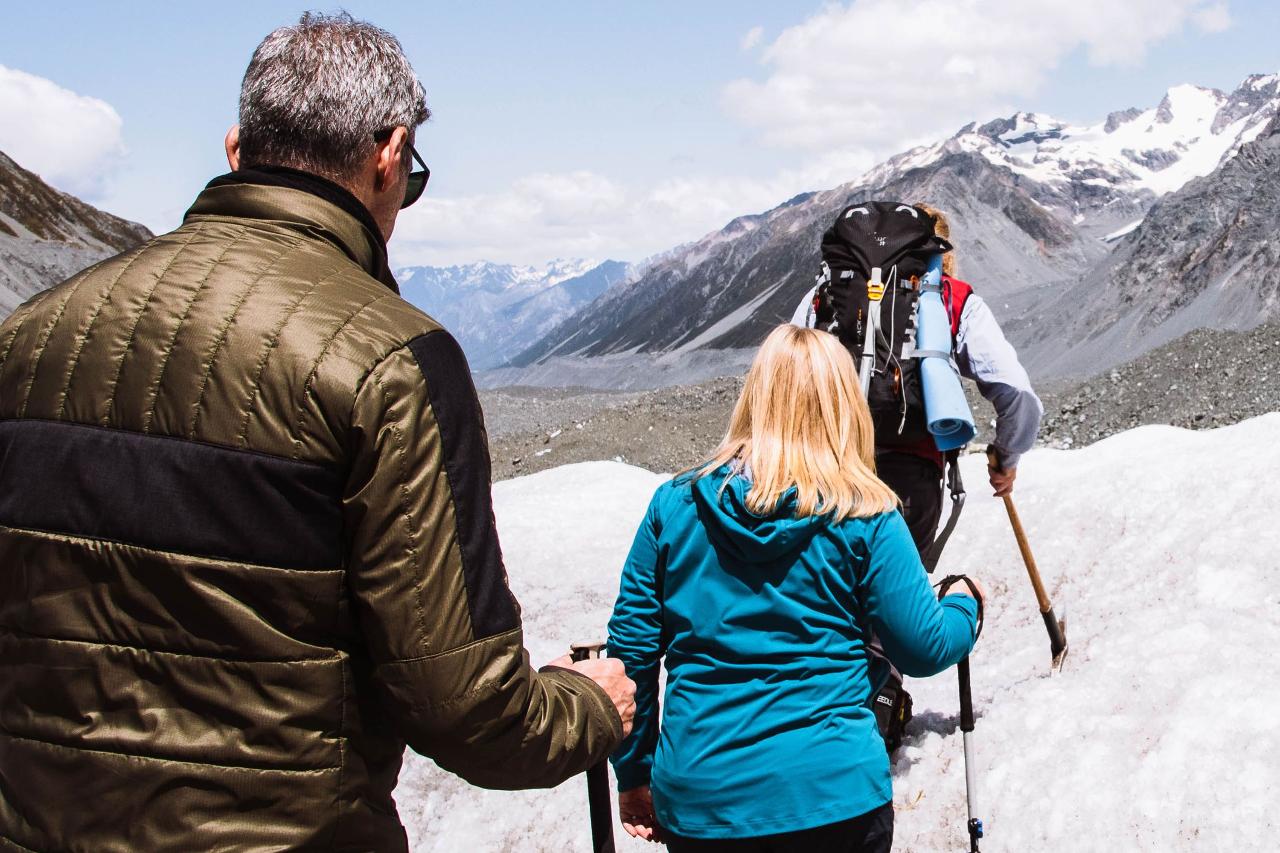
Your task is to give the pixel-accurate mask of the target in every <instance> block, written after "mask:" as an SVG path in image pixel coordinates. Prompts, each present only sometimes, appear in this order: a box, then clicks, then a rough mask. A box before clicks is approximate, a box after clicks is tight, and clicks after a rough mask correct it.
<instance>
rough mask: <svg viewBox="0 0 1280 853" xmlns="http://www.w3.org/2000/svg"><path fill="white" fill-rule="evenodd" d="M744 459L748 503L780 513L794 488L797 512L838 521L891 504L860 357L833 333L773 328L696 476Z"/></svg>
mask: <svg viewBox="0 0 1280 853" xmlns="http://www.w3.org/2000/svg"><path fill="white" fill-rule="evenodd" d="M735 460H736V462H737V464H745V465H746V466H747V467H748V470H749V471H750V476H751V489H750V491H748V492H747V499H746V504H747V508H748V509H749V510H751V511H752V512H754V513H756V514H758V515H767V514H769V513H771V512H773V511H774V510H775V509H776V508H777V506H778V503H779V501H780V500H781V499H782V497H783V495H784V494H786V492H787V491H788V490H790V489H791V488H795V490H796V493H797V495H796V497H797V500H796V517H804V516H810V515H824V514H828V513H829V514H831V516H832V517H833V520H835V521H841V520H844V519H846V518H855V517H865V516H869V515H875V514H877V513H880V512H884V511H886V510H890V509H893V508H894V507H895V506H896V505H897V502H898V499H897V496H896V495H895V494H894V493H893V491H892V490H891V489H890V488H889V487H888V486H886V485H885V484H884V483H882V482H881V481H880V479H879V478H878V477H876V474H875V464H876V463H875V441H874V435H873V427H872V424H871V412H870V410H869V409H868V408H867V401H866V400H865V399H864V398H863V396H862V388H861V386H860V385H859V383H858V372H857V370H856V369H855V368H854V365H853V358H852V357H850V355H849V353H848V352H847V351H846V350H845V348H844V347H843V346H842V345H841V344H840V342H839V341H838V340H837V339H836V337H835V336H834V335H830V334H828V333H826V332H820V331H817V330H816V329H805V328H801V327H799V326H792V325H784V326H779V327H778V328H776V329H774V330H773V331H772V332H770V333H769V337H767V338H765V341H764V344H762V345H761V347H760V351H759V352H758V353H756V357H755V360H754V361H753V362H752V364H751V369H750V371H748V372H747V379H746V385H745V386H744V387H743V389H742V395H741V396H740V397H738V402H737V404H736V405H735V406H734V408H733V416H732V418H730V420H729V432H728V434H727V435H725V437H724V440H723V441H722V442H720V446H719V447H718V448H717V449H716V451H715V456H714V457H713V458H712V460H711V461H710V462H708V463H707V464H706V465H705V466H704V467H703V468H701V469H700V470H699V471H698V474H697V476H699V477H704V476H706V475H708V474H710V473H711V472H713V471H715V470H716V469H718V468H720V467H721V466H723V465H726V464H734V463H735Z"/></svg>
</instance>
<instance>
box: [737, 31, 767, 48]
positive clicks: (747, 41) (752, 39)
mask: <svg viewBox="0 0 1280 853" xmlns="http://www.w3.org/2000/svg"><path fill="white" fill-rule="evenodd" d="M763 38H764V27H752V28H751V29H749V30H747V33H746V35H744V36H743V37H742V42H741V43H740V45H739V46H740V47H741V48H742V49H743V50H744V51H748V50H752V49H754V48H755V46H756V45H758V44H760V41H761V40H762V39H763Z"/></svg>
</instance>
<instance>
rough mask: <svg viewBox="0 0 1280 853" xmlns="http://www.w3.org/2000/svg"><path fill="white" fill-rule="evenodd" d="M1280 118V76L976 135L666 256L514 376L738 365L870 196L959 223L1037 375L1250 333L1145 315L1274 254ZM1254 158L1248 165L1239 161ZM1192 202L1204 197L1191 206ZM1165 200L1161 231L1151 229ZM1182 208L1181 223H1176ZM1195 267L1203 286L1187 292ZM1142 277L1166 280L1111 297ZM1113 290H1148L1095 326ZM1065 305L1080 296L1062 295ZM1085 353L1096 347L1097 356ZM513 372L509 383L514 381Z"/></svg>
mask: <svg viewBox="0 0 1280 853" xmlns="http://www.w3.org/2000/svg"><path fill="white" fill-rule="evenodd" d="M1278 110H1280V75H1271V76H1252V77H1249V78H1248V79H1246V80H1245V81H1244V83H1243V84H1242V85H1241V86H1240V87H1239V88H1238V89H1237V90H1236V91H1234V92H1231V93H1224V92H1221V91H1218V90H1215V89H1206V88H1201V87H1196V86H1179V87H1176V88H1174V89H1171V90H1170V91H1169V92H1168V94H1167V95H1166V96H1165V97H1164V99H1163V100H1162V101H1161V103H1160V104H1158V105H1157V106H1155V107H1153V108H1151V109H1147V110H1139V109H1132V110H1126V111H1123V112H1119V113H1113V114H1111V115H1110V116H1108V117H1107V118H1106V119H1105V120H1103V121H1101V122H1099V123H1098V124H1096V125H1092V126H1087V127H1077V126H1073V125H1070V124H1067V123H1065V122H1061V121H1058V120H1056V119H1053V118H1051V117H1049V116H1045V115H1041V114H1034V113H1019V114H1017V115H1014V116H1011V117H1009V118H1006V119H1000V120H997V121H992V122H988V123H985V124H977V123H974V124H970V125H967V126H966V127H963V128H961V129H960V130H959V131H958V132H957V133H956V134H955V135H954V136H952V137H950V138H949V139H946V140H943V141H941V142H939V143H937V144H934V145H928V146H923V147H920V148H916V149H913V150H911V151H907V152H904V153H903V154H900V155H898V156H896V157H893V158H891V159H889V160H888V161H886V162H885V163H883V164H881V165H879V166H877V167H876V168H874V169H872V170H871V171H870V172H868V173H867V174H866V175H864V176H863V177H861V178H859V179H857V180H855V181H853V182H850V183H848V184H845V185H843V186H840V187H837V188H835V189H832V190H827V191H824V192H817V193H807V194H804V195H801V196H797V197H796V198H793V199H791V200H790V201H788V202H786V203H784V204H782V205H780V206H778V207H776V208H774V209H773V210H770V211H767V212H765V213H762V214H757V215H752V216H743V217H739V218H738V219H735V220H733V221H732V222H730V223H729V224H728V225H727V226H726V227H725V228H723V229H722V230H720V231H718V232H715V233H713V234H709V235H707V236H706V237H704V238H702V239H701V240H698V241H696V242H694V243H691V244H689V245H687V246H683V247H680V248H679V249H676V250H674V251H672V252H669V253H667V254H666V255H665V256H664V257H663V258H662V259H661V260H659V261H657V262H655V263H653V264H651V265H650V266H649V267H648V269H647V270H646V271H644V273H643V274H642V275H639V276H637V277H636V278H635V280H634V281H632V282H630V283H628V284H625V285H623V286H620V287H617V288H614V289H612V290H610V291H609V292H607V293H606V294H604V295H603V296H601V297H600V298H598V299H597V300H596V301H595V302H594V303H592V304H591V305H589V306H587V307H586V308H584V309H583V310H582V311H580V312H579V313H577V314H575V315H574V316H572V317H570V318H569V319H568V320H566V321H565V322H563V323H561V324H560V325H559V326H558V327H556V328H555V329H554V330H552V331H551V333H550V334H549V335H547V336H546V337H545V338H544V339H543V340H541V341H539V342H538V343H537V344H536V345H534V346H532V347H530V348H529V349H528V350H526V351H525V352H523V353H521V354H520V355H519V356H517V357H516V358H515V359H514V360H513V361H514V364H516V365H520V366H534V365H537V368H536V371H535V372H536V373H537V374H539V375H543V376H545V375H547V374H548V373H549V372H554V371H553V370H551V368H553V367H554V365H555V362H556V360H557V359H560V360H568V361H581V360H582V359H584V358H586V359H592V358H594V357H599V356H606V355H608V356H611V358H610V359H609V360H608V361H610V362H611V364H612V365H613V368H615V369H616V368H617V367H618V363H617V359H618V358H619V357H620V356H622V355H623V354H631V355H634V356H635V357H636V358H638V359H641V358H645V357H648V358H650V359H653V358H660V359H662V360H664V361H667V360H670V359H671V358H674V357H681V356H683V355H685V354H688V353H690V352H694V351H699V352H701V353H704V354H709V353H711V352H713V351H725V352H726V357H730V356H729V353H728V351H730V350H734V349H735V348H742V347H750V346H753V345H755V344H756V343H758V342H759V341H760V340H761V339H762V337H763V335H764V334H765V333H766V331H767V330H768V329H769V328H770V327H771V326H773V325H775V324H777V323H779V322H782V321H784V320H785V319H786V318H788V317H789V316H790V315H791V313H792V310H793V309H794V308H795V306H796V304H797V302H798V301H799V299H800V298H801V296H802V295H803V294H804V293H805V292H806V291H807V290H808V288H809V287H811V286H812V284H813V278H814V275H815V273H816V271H817V266H818V260H819V258H818V241H819V238H820V236H821V233H822V231H823V230H824V229H825V228H826V227H827V226H828V225H829V223H830V220H831V219H832V218H833V217H834V215H835V213H836V212H837V211H838V210H840V209H841V208H842V207H843V206H845V205H846V204H849V203H852V202H855V201H861V200H865V199H868V198H892V199H900V200H903V201H908V202H918V201H924V202H928V203H930V204H933V205H935V206H937V207H939V208H941V209H943V210H944V211H946V212H947V213H948V214H949V216H950V218H951V220H952V233H953V238H954V239H953V242H955V243H956V245H957V246H958V251H957V260H958V266H959V270H958V272H959V275H960V276H961V277H962V278H965V279H967V280H969V281H971V282H972V283H973V284H974V285H975V287H976V288H977V289H978V290H979V292H980V293H982V294H983V295H985V296H986V297H987V298H988V301H990V302H991V303H992V304H993V307H994V308H995V309H996V312H997V314H998V315H999V316H1000V317H1001V318H1002V319H1003V320H1004V321H1006V326H1007V329H1008V330H1009V331H1010V332H1011V335H1012V336H1013V337H1014V339H1015V342H1016V343H1017V344H1018V345H1019V347H1020V349H1021V350H1022V351H1023V352H1024V354H1025V356H1026V358H1027V360H1028V361H1029V363H1031V364H1032V365H1033V366H1034V367H1035V368H1036V369H1037V370H1038V372H1039V373H1040V374H1041V375H1056V374H1068V373H1080V372H1087V371H1091V370H1095V369H1103V367H1105V366H1107V365H1109V364H1113V363H1115V359H1116V358H1122V357H1133V356H1135V355H1138V354H1140V353H1141V352H1144V351H1146V350H1147V349H1150V348H1152V347H1154V346H1157V345H1159V343H1162V342H1163V341H1164V340H1167V339H1168V338H1167V337H1163V336H1162V335H1155V334H1153V332H1154V330H1155V327H1156V326H1160V327H1161V328H1163V329H1166V330H1167V331H1168V332H1169V333H1172V332H1173V331H1174V330H1176V329H1178V328H1183V327H1184V326H1186V325H1187V324H1194V325H1206V326H1213V325H1225V326H1229V327H1232V328H1239V327H1247V326H1248V325H1250V324H1255V323H1257V322H1261V321H1262V320H1263V319H1266V318H1267V317H1270V316H1274V315H1275V314H1276V312H1277V309H1276V305H1275V300H1274V298H1273V299H1271V300H1270V301H1267V298H1266V297H1265V296H1263V297H1261V298H1260V299H1252V298H1251V300H1250V301H1249V302H1248V304H1249V305H1250V306H1251V307H1250V308H1249V309H1242V308H1241V306H1240V305H1239V304H1237V302H1236V300H1234V299H1233V298H1232V297H1230V296H1227V297H1218V298H1214V299H1207V298H1204V297H1201V298H1200V299H1201V301H1200V302H1199V303H1198V306H1199V307H1198V309H1197V312H1196V313H1195V315H1194V316H1192V315H1191V314H1181V313H1179V312H1177V311H1175V312H1173V313H1170V314H1168V316H1163V315H1162V314H1161V311H1162V310H1164V309H1154V308H1150V309H1149V306H1148V305H1147V303H1148V302H1149V301H1150V300H1151V299H1156V298H1157V297H1156V296H1155V294H1159V295H1160V297H1159V298H1163V299H1164V300H1165V302H1166V303H1169V300H1172V301H1173V304H1177V303H1178V301H1179V300H1180V299H1182V298H1184V297H1183V295H1182V294H1183V293H1184V288H1187V287H1194V288H1195V289H1196V291H1197V292H1200V293H1203V292H1212V291H1213V289H1214V288H1218V289H1219V290H1221V289H1223V288H1227V287H1230V286H1232V282H1233V281H1234V280H1233V279H1232V278H1231V277H1230V276H1228V275H1226V273H1227V272H1229V270H1230V266H1229V265H1228V266H1225V267H1224V266H1222V265H1221V264H1220V263H1218V262H1216V261H1215V262H1210V261H1209V260H1208V257H1209V256H1212V257H1226V256H1225V255H1223V254H1222V253H1223V252H1224V250H1226V249H1227V246H1228V242H1230V241H1229V240H1228V242H1223V241H1224V240H1227V234H1228V232H1229V231H1230V233H1231V235H1232V236H1233V237H1234V238H1235V240H1236V241H1241V240H1244V239H1245V237H1246V234H1247V235H1248V237H1247V239H1248V240H1250V241H1253V240H1262V241H1263V245H1265V244H1266V240H1267V236H1266V235H1265V234H1263V233H1262V231H1264V230H1265V228H1261V229H1260V228H1259V227H1258V226H1257V225H1256V224H1247V223H1256V222H1258V221H1261V222H1266V223H1270V222H1272V221H1273V220H1274V218H1275V215H1276V211H1275V209H1274V203H1273V202H1271V201H1270V200H1269V199H1270V197H1269V195H1268V193H1267V191H1265V190H1264V189H1263V188H1262V187H1260V186H1256V185H1255V186H1254V187H1253V189H1252V190H1248V189H1247V187H1246V186H1245V185H1246V184H1249V183H1250V181H1253V182H1254V184H1257V183H1258V182H1261V183H1262V184H1269V181H1268V180H1267V178H1266V176H1264V175H1262V174H1261V172H1263V171H1265V169H1266V168H1267V165H1266V164H1270V162H1271V161H1270V159H1269V157H1268V155H1266V154H1264V153H1262V151H1263V149H1265V150H1267V151H1269V150H1270V148H1269V147H1268V146H1269V145H1270V144H1271V143H1269V142H1267V141H1265V139H1259V137H1265V138H1266V139H1269V138H1270V134H1271V130H1270V128H1272V127H1273V125H1272V122H1273V119H1274V118H1275V117H1276V114H1277V111H1278ZM1255 140H1257V143H1256V144H1254V143H1255ZM1242 150H1247V151H1250V152H1252V153H1250V154H1249V155H1248V156H1247V157H1244V158H1241V157H1238V156H1237V155H1238V154H1240V152H1241V151H1242ZM1237 161H1239V162H1238V163H1237ZM1246 173H1247V174H1248V175H1250V176H1252V177H1245V175H1246ZM1273 173H1274V169H1273ZM1206 175H1211V177H1209V178H1205V179H1204V180H1202V181H1193V179H1195V178H1200V177H1202V176H1206ZM1188 182H1192V183H1191V184H1190V185H1189V184H1188ZM1184 188H1185V192H1194V193H1196V194H1197V195H1195V197H1194V198H1187V197H1185V196H1184V195H1183V193H1184ZM1193 188H1194V189H1193ZM1162 198H1164V199H1165V203H1164V204H1162V205H1161V206H1160V208H1159V210H1160V213H1159V218H1158V219H1156V218H1154V215H1153V220H1152V221H1151V222H1149V223H1148V224H1147V225H1142V223H1143V221H1144V219H1145V218H1146V217H1147V216H1148V212H1149V211H1151V209H1152V206H1153V205H1155V204H1156V202H1157V200H1158V199H1162ZM1268 204H1272V205H1273V206H1272V207H1271V208H1269V209H1266V210H1254V208H1255V207H1257V206H1259V205H1262V206H1264V207H1265V206H1266V205H1268ZM1171 209H1172V210H1177V211H1180V213H1178V214H1177V215H1174V214H1173V213H1169V212H1166V211H1169V210H1171ZM1224 215H1225V216H1228V217H1236V218H1237V219H1240V220H1241V222H1240V223H1238V224H1237V226H1227V225H1224V226H1222V227H1221V228H1217V230H1215V227H1216V226H1215V225H1214V224H1213V219H1212V217H1214V216H1224ZM1197 216H1200V217H1208V218H1201V219H1197V218H1196V217H1197ZM1173 220H1176V221H1173ZM1157 223H1158V224H1157ZM1246 226H1247V227H1246ZM1184 231H1185V232H1186V234H1185V236H1177V235H1178V234H1180V233H1182V232H1184ZM1156 233H1158V234H1159V235H1161V236H1159V237H1154V236H1153V235H1154V234H1156ZM1201 238H1203V239H1201ZM1215 240H1216V242H1215ZM1202 243H1203V245H1201V244H1202ZM1192 244H1195V245H1196V246H1197V247H1198V248H1197V249H1196V250H1195V251H1197V252H1198V253H1199V254H1196V255H1194V256H1188V257H1186V258H1183V259H1182V260H1181V261H1179V262H1178V263H1164V262H1163V261H1161V260H1160V258H1166V254H1165V253H1171V254H1168V255H1167V258H1166V259H1167V260H1169V261H1172V260H1173V254H1176V253H1177V251H1179V249H1180V248H1187V247H1189V246H1191V245H1192ZM1231 245H1234V246H1235V248H1234V249H1233V251H1234V252H1235V253H1236V255H1240V256H1241V257H1243V256H1245V255H1249V257H1250V258H1251V259H1252V260H1249V261H1246V262H1245V263H1246V264H1248V263H1253V264H1255V265H1262V266H1265V265H1266V264H1268V263H1270V264H1271V266H1270V269H1271V270H1272V273H1271V275H1272V276H1274V269H1275V264H1274V261H1269V260H1268V258H1269V257H1270V255H1269V251H1268V250H1263V251H1259V252H1252V253H1251V249H1250V246H1252V245H1253V244H1252V243H1249V244H1245V243H1239V242H1237V243H1232V244H1231ZM1232 257H1234V255H1233V256H1232ZM1179 264H1181V265H1179ZM1187 264H1190V265H1191V266H1190V267H1188V266H1187ZM1192 268H1194V270H1196V271H1198V272H1197V274H1198V275H1202V276H1204V277H1206V278H1205V279H1204V281H1202V282H1197V281H1196V280H1194V278H1193V279H1188V278H1187V272H1188V270H1189V269H1192ZM1138 270H1141V271H1142V275H1144V276H1149V275H1151V274H1158V275H1160V276H1162V278H1160V279H1158V280H1157V281H1154V282H1152V281H1150V280H1149V279H1146V278H1142V279H1139V281H1137V282H1135V281H1130V282H1127V283H1126V284H1125V286H1124V287H1123V288H1121V287H1120V285H1119V284H1112V283H1113V282H1116V281H1117V278H1116V277H1123V276H1125V275H1133V274H1137V273H1138ZM1253 272H1254V273H1255V276H1256V274H1257V271H1256V270H1253ZM1104 282H1106V283H1107V285H1109V286H1110V288H1109V289H1111V290H1113V291H1117V292H1119V291H1123V292H1124V293H1126V294H1131V293H1133V289H1134V288H1135V287H1136V288H1138V289H1139V291H1141V292H1142V293H1143V294H1144V295H1142V296H1141V298H1139V296H1137V295H1133V296H1115V297H1114V298H1113V296H1098V297H1097V298H1098V299H1101V300H1102V301H1103V302H1104V303H1105V304H1106V306H1107V307H1106V309H1105V310H1104V309H1103V308H1101V307H1099V308H1097V309H1096V310H1095V311H1094V313H1088V312H1087V310H1086V308H1085V305H1086V304H1094V301H1095V300H1093V299H1090V300H1089V301H1088V302H1087V303H1086V302H1085V297H1086V296H1087V295H1089V294H1091V293H1092V292H1093V291H1100V290H1105V289H1108V287H1107V286H1106V285H1104ZM1153 285H1154V286H1153ZM1117 288H1119V290H1117ZM1263 289H1264V290H1265V288H1263ZM1069 293H1070V294H1075V296H1074V297H1071V298H1067V297H1065V296H1064V295H1065V294H1069ZM1134 299H1137V300H1138V301H1137V302H1134V301H1133V300H1134ZM1126 300H1129V301H1126ZM1050 306H1054V307H1053V311H1056V312H1057V313H1058V314H1064V315H1067V316H1070V317H1071V318H1073V323H1072V324H1070V325H1069V324H1067V323H1066V322H1065V321H1064V322H1058V321H1056V320H1054V321H1053V322H1051V323H1049V324H1048V325H1045V322H1046V321H1047V320H1052V319H1053V317H1052V316H1051V311H1050ZM1126 306H1138V307H1132V308H1131V307H1126ZM1135 312H1136V313H1135ZM1175 314H1176V315H1177V317H1178V318H1180V319H1175V317H1174V315H1175ZM1075 319H1078V322H1075ZM1100 324H1104V325H1107V328H1113V327H1114V328H1115V329H1117V330H1118V331H1116V332H1114V333H1112V334H1113V337H1123V338H1124V339H1125V345H1124V346H1119V345H1117V344H1116V342H1115V341H1114V340H1112V339H1106V340H1102V338H1101V337H1100V331H1101V330H1100V329H1099V325H1100ZM1153 324H1154V325H1153ZM1068 325H1069V327H1068ZM1055 335H1056V337H1055ZM1090 340H1097V341H1098V342H1099V343H1098V345H1097V347H1096V349H1097V352H1096V353H1093V354H1091V351H1090V350H1089V347H1088V346H1087V344H1088V343H1089V341H1090ZM732 358H738V359H740V357H739V356H732ZM568 361H566V366H568ZM713 361H714V360H713V359H708V358H704V359H703V362H704V363H707V364H711V363H713ZM506 373H507V376H506V380H514V381H519V380H518V377H517V376H513V375H511V374H510V372H506Z"/></svg>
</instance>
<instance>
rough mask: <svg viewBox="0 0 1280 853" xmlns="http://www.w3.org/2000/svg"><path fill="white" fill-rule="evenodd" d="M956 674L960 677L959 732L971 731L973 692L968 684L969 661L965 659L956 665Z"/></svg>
mask: <svg viewBox="0 0 1280 853" xmlns="http://www.w3.org/2000/svg"><path fill="white" fill-rule="evenodd" d="M956 674H957V675H958V676H959V677H960V731H962V732H971V731H973V690H972V688H971V686H970V683H969V659H968V658H965V659H964V660H962V661H960V663H958V664H956Z"/></svg>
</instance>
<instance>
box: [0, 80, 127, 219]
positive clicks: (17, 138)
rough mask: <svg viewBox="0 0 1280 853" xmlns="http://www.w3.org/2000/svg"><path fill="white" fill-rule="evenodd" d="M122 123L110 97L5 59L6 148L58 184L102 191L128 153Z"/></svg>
mask: <svg viewBox="0 0 1280 853" xmlns="http://www.w3.org/2000/svg"><path fill="white" fill-rule="evenodd" d="M122 124H123V123H122V122H121V120H120V115H119V113H117V112H116V111H115V109H114V108H112V106H111V105H110V104H108V103H106V102H105V101H101V100H99V99H97V98H90V97H87V96H85V95H78V94H76V93H75V92H72V91H70V90H69V89H64V88H63V87H61V86H59V85H58V84H57V83H54V82H53V81H51V80H46V79H45V78H43V77H37V76H35V75H34V74H27V73H26V72H24V71H18V70H16V69H13V68H6V67H5V66H3V65H0V151H4V153H6V154H8V155H9V156H10V157H11V158H13V159H14V160H15V161H16V162H17V163H18V165H20V166H22V167H23V168H24V169H30V170H31V171H33V172H35V173H36V174H38V175H39V176H40V177H42V178H44V179H45V180H46V181H48V182H49V183H50V184H53V185H54V186H56V187H57V188H58V189H61V190H65V191H66V192H69V193H72V194H74V195H77V196H82V197H89V198H93V197H95V196H96V195H98V193H99V192H100V191H101V190H102V188H103V179H104V178H105V176H106V174H107V173H108V172H109V171H110V170H111V169H112V168H113V167H114V166H116V165H117V164H118V163H119V161H120V159H121V158H122V157H123V155H124V142H123V139H122V137H121V127H122Z"/></svg>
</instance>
